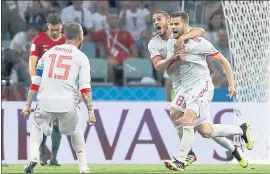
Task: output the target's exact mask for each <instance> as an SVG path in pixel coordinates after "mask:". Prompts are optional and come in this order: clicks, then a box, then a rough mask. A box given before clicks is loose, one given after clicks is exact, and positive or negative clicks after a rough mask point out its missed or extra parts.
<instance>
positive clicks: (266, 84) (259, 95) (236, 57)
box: [222, 1, 270, 164]
mask: <svg viewBox="0 0 270 174" xmlns="http://www.w3.org/2000/svg"><path fill="white" fill-rule="evenodd" d="M222 6H223V11H224V16H225V20H226V27H227V31H228V36H229V46H230V52H231V64H232V68H233V72H234V78H235V81H236V88H237V96H236V97H235V99H234V110H235V115H236V116H237V117H236V118H237V120H236V122H237V123H238V124H241V123H243V122H249V123H250V124H251V127H252V130H251V133H252V134H251V135H252V136H253V138H254V140H255V144H254V149H253V150H252V151H245V155H246V156H247V157H248V159H249V160H250V161H252V162H254V163H268V164H269V163H270V129H269V128H270V1H222Z"/></svg>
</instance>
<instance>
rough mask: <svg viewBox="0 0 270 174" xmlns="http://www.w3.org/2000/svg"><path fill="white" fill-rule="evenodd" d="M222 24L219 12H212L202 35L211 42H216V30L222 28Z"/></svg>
mask: <svg viewBox="0 0 270 174" xmlns="http://www.w3.org/2000/svg"><path fill="white" fill-rule="evenodd" d="M224 28H225V27H224V24H223V17H222V14H221V13H220V12H216V13H214V14H213V15H212V16H211V17H210V21H209V23H208V28H207V29H206V32H205V34H204V37H205V38H206V39H207V40H208V41H209V42H211V43H212V44H214V45H215V44H217V43H218V36H217V32H218V31H219V30H220V29H224Z"/></svg>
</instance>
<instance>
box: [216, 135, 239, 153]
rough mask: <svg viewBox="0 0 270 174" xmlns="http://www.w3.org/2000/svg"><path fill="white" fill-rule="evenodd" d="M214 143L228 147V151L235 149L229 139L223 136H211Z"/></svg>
mask: <svg viewBox="0 0 270 174" xmlns="http://www.w3.org/2000/svg"><path fill="white" fill-rule="evenodd" d="M212 139H213V140H214V141H215V142H216V143H218V144H220V145H221V146H222V147H224V148H226V149H228V150H229V151H230V152H233V151H234V150H235V147H234V146H233V144H232V143H230V142H229V140H228V139H227V138H225V137H213V138H212Z"/></svg>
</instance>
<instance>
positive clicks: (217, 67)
mask: <svg viewBox="0 0 270 174" xmlns="http://www.w3.org/2000/svg"><path fill="white" fill-rule="evenodd" d="M215 47H216V49H217V50H218V51H219V52H220V53H221V54H222V55H223V56H224V57H225V58H227V59H228V60H229V62H230V49H229V42H228V35H227V32H226V31H225V30H223V29H220V30H219V31H218V44H217V45H215ZM208 66H209V69H210V71H211V76H212V80H213V83H214V85H215V87H217V88H227V87H228V80H227V76H226V73H225V71H224V68H223V66H222V65H221V64H220V63H218V62H215V61H213V60H211V58H209V59H208Z"/></svg>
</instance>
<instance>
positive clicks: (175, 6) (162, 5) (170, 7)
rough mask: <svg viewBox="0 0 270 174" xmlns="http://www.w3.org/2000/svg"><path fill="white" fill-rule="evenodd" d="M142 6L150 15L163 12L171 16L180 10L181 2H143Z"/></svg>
mask: <svg viewBox="0 0 270 174" xmlns="http://www.w3.org/2000/svg"><path fill="white" fill-rule="evenodd" d="M143 4H144V6H148V7H149V9H150V11H151V13H154V12H156V11H158V10H163V11H166V12H168V13H169V14H172V13H173V12H175V11H180V10H181V1H171V0H170V1H143Z"/></svg>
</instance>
